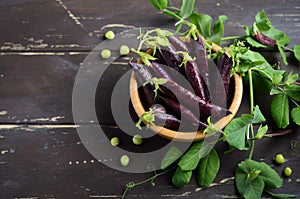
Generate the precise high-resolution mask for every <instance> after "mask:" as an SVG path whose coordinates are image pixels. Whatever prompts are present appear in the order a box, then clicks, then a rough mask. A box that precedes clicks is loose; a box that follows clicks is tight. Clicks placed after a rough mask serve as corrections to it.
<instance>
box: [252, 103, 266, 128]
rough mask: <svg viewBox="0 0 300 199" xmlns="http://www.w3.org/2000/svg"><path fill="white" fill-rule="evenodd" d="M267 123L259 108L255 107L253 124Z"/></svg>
mask: <svg viewBox="0 0 300 199" xmlns="http://www.w3.org/2000/svg"><path fill="white" fill-rule="evenodd" d="M265 121H266V118H265V117H264V115H263V114H262V112H261V111H260V109H259V106H257V105H256V106H255V107H254V111H253V119H252V123H253V124H258V123H262V122H265Z"/></svg>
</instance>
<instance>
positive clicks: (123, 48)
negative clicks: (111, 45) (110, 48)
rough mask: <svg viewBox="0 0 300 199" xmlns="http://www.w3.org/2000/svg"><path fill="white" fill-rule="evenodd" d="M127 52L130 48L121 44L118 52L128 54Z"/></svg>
mask: <svg viewBox="0 0 300 199" xmlns="http://www.w3.org/2000/svg"><path fill="white" fill-rule="evenodd" d="M129 53H130V49H129V47H128V46H126V45H122V46H121V47H120V54H121V55H128V54H129Z"/></svg>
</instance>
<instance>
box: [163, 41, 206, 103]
mask: <svg viewBox="0 0 300 199" xmlns="http://www.w3.org/2000/svg"><path fill="white" fill-rule="evenodd" d="M168 39H169V42H170V43H171V44H172V45H173V46H174V47H175V48H176V50H177V51H181V52H187V53H189V54H190V53H191V52H190V51H189V48H188V46H187V45H186V44H185V43H184V42H183V41H182V40H180V39H179V38H178V37H176V36H170V37H168ZM201 41H202V40H201ZM189 45H190V47H191V49H195V51H196V52H195V53H194V55H192V56H195V57H196V60H198V63H199V64H201V70H202V71H200V67H199V66H198V64H197V63H196V61H189V62H187V63H186V65H185V74H186V77H187V79H188V81H189V82H190V84H191V86H192V88H193V89H194V91H195V93H196V95H197V96H199V97H200V98H202V99H204V100H209V92H208V87H207V83H206V82H208V81H205V79H204V78H203V75H204V76H205V77H208V72H207V70H208V64H207V58H206V51H205V48H204V45H203V43H202V44H201V43H200V40H199V42H193V41H191V42H190V43H189Z"/></svg>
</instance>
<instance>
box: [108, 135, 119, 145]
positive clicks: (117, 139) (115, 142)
mask: <svg viewBox="0 0 300 199" xmlns="http://www.w3.org/2000/svg"><path fill="white" fill-rule="evenodd" d="M110 144H111V145H113V146H117V145H118V144H119V138H117V137H113V138H111V140H110Z"/></svg>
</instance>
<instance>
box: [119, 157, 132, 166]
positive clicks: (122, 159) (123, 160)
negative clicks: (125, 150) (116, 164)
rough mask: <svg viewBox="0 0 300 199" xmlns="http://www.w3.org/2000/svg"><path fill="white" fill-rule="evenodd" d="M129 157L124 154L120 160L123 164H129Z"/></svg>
mask: <svg viewBox="0 0 300 199" xmlns="http://www.w3.org/2000/svg"><path fill="white" fill-rule="evenodd" d="M129 161H130V160H129V157H128V156H127V155H122V156H121V158H120V162H121V165H122V166H124V167H125V166H127V165H128V164H129Z"/></svg>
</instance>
